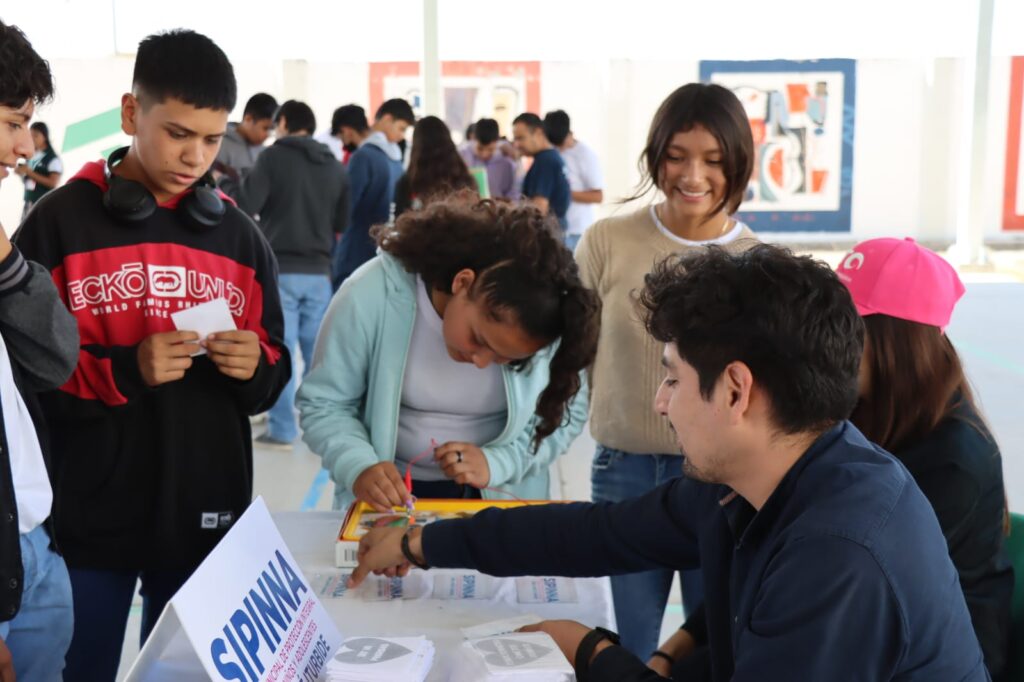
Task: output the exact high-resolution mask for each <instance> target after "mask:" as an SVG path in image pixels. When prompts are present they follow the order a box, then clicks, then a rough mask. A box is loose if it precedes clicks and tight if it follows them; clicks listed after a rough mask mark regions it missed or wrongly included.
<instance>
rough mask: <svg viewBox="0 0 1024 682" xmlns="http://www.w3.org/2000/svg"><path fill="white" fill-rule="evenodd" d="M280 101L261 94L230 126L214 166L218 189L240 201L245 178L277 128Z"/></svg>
mask: <svg viewBox="0 0 1024 682" xmlns="http://www.w3.org/2000/svg"><path fill="white" fill-rule="evenodd" d="M275 111H277V100H276V99H274V98H273V97H272V96H270V95H268V94H267V93H265V92H257V93H256V94H255V95H253V96H252V97H250V98H249V101H248V102H246V103H245V110H244V111H243V112H242V121H241V122H240V123H229V124H228V129H227V131H226V132H225V133H224V138H223V140H222V141H221V144H220V151H219V152H217V160H216V161H215V162H214V163H213V171H214V174H215V175H216V176H217V186H218V187H219V188H220V190H221V191H222V192H224V193H225V194H227V195H228V196H230V197H231V198H233V199H237V198H238V192H239V191H240V189H241V187H242V179H243V178H245V175H246V173H248V172H249V170H250V169H251V168H252V167H253V166H254V165H255V164H256V157H258V156H259V155H260V152H262V151H263V149H264V147H263V145H264V143H265V142H266V141H267V138H268V137H270V133H271V132H272V131H273V129H274V112H275Z"/></svg>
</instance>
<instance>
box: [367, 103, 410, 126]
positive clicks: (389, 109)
mask: <svg viewBox="0 0 1024 682" xmlns="http://www.w3.org/2000/svg"><path fill="white" fill-rule="evenodd" d="M384 116H391V118H393V119H395V120H396V121H405V122H406V123H408V124H409V125H415V124H416V114H414V113H413V111H412V106H411V105H410V104H409V103H408V102H406V101H405V100H404V99H401V98H395V99H389V100H388V101H386V102H384V104H381V105H380V107H379V108H378V109H377V113H376V114H374V116H373V120H375V121H379V120H381V119H382V118H384Z"/></svg>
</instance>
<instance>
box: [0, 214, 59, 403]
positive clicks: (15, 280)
mask: <svg viewBox="0 0 1024 682" xmlns="http://www.w3.org/2000/svg"><path fill="white" fill-rule="evenodd" d="M0 229H2V228H0ZM0 334H2V335H3V339H4V344H5V345H6V346H7V351H8V352H9V353H10V357H11V361H12V362H14V363H17V364H18V365H19V366H20V368H21V370H22V373H23V377H24V381H25V384H26V386H27V388H30V389H32V390H35V391H47V390H51V389H54V388H57V387H59V386H61V385H62V384H63V383H64V382H65V381H67V380H68V378H69V377H70V376H71V373H72V372H74V371H75V365H77V364H78V324H77V323H76V322H75V318H74V317H73V316H72V315H71V313H70V312H68V309H67V308H66V307H65V306H64V303H63V302H62V301H61V300H60V296H59V295H58V294H57V288H56V287H55V286H54V284H53V279H52V278H51V277H50V273H49V271H48V270H47V269H46V268H44V267H43V266H42V265H39V264H38V263H33V262H31V261H27V260H25V258H24V257H23V256H22V255H21V252H20V251H19V250H18V248H17V247H14V248H13V249H12V250H11V253H10V255H8V256H7V258H5V259H4V260H3V261H2V262H0Z"/></svg>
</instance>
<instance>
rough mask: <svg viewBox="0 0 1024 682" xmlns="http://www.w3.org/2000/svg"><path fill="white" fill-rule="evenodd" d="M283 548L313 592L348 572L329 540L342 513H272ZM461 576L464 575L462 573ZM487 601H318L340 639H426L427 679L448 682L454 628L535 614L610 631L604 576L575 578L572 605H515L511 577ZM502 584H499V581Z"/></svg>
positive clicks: (457, 637) (457, 640) (457, 639)
mask: <svg viewBox="0 0 1024 682" xmlns="http://www.w3.org/2000/svg"><path fill="white" fill-rule="evenodd" d="M273 516H274V523H276V524H277V527H278V529H280V531H281V535H282V536H283V537H284V540H285V542H286V543H287V544H288V548H289V549H290V550H291V551H292V554H293V555H294V556H295V560H296V561H297V562H298V563H299V566H301V568H302V571H303V573H304V574H305V576H306V579H307V580H309V581H310V583H311V584H312V585H313V588H314V589H315V590H316V589H319V588H318V586H317V584H318V583H322V581H323V578H324V576H329V575H337V574H339V573H342V572H348V570H347V569H345V570H343V569H339V568H336V567H335V566H334V541H335V538H336V537H337V534H338V529H339V528H340V527H341V522H342V514H341V512H280V513H277V514H274V515H273ZM463 572H465V571H463ZM507 580H508V583H509V584H505V585H503V586H502V588H501V589H499V590H498V592H497V593H496V595H495V598H494V599H492V600H457V601H456V600H439V599H406V600H394V601H387V602H370V601H364V600H361V599H359V598H356V597H355V595H351V594H350V595H347V596H346V597H345V598H341V599H334V598H331V597H330V596H321V597H320V599H321V602H322V603H323V605H324V608H326V609H327V612H328V613H329V614H330V615H331V617H332V618H333V619H334V622H335V623H336V624H337V626H338V629H339V630H341V634H342V636H344V637H355V636H360V635H377V636H397V637H401V636H415V635H425V636H426V637H427V638H428V639H430V640H431V641H433V643H434V646H435V647H436V648H437V654H436V656H435V659H434V666H433V668H432V669H431V673H430V676H429V677H428V678H427V680H430V681H436V682H448V677H449V674H450V671H451V665H452V656H453V654H454V652H455V650H456V649H457V648H458V647H459V645H460V644H461V643H462V641H463V639H462V633H461V632H460V631H459V628H463V627H467V626H470V625H477V624H480V623H485V622H487V621H492V620H498V619H499V618H508V617H511V616H517V615H520V614H524V613H534V614H537V615H538V616H540V617H541V618H542V619H545V620H548V619H561V618H566V619H570V620H576V621H579V622H581V623H585V624H587V625H591V626H598V625H600V626H602V627H606V628H609V629H611V630H614V629H615V614H614V611H613V608H612V594H611V583H610V581H609V580H608V578H577V579H576V591H577V594H578V597H579V600H578V602H577V603H570V604H519V603H517V601H516V597H515V589H514V585H512V584H511V583H512V582H513V581H514V579H512V578H509V579H507ZM503 582H504V581H503Z"/></svg>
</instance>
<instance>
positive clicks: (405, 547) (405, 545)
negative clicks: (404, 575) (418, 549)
mask: <svg viewBox="0 0 1024 682" xmlns="http://www.w3.org/2000/svg"><path fill="white" fill-rule="evenodd" d="M410 530H411V529H410ZM402 556H404V557H405V558H406V560H407V561H408V562H409V563H410V564H412V565H413V566H415V567H416V568H421V569H423V570H424V571H428V570H430V566H428V565H427V564H426V563H422V564H421V563H420V562H419V561H417V560H416V557H414V556H413V555H412V550H411V549H409V531H408V530H407V531H405V534H403V535H402Z"/></svg>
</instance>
